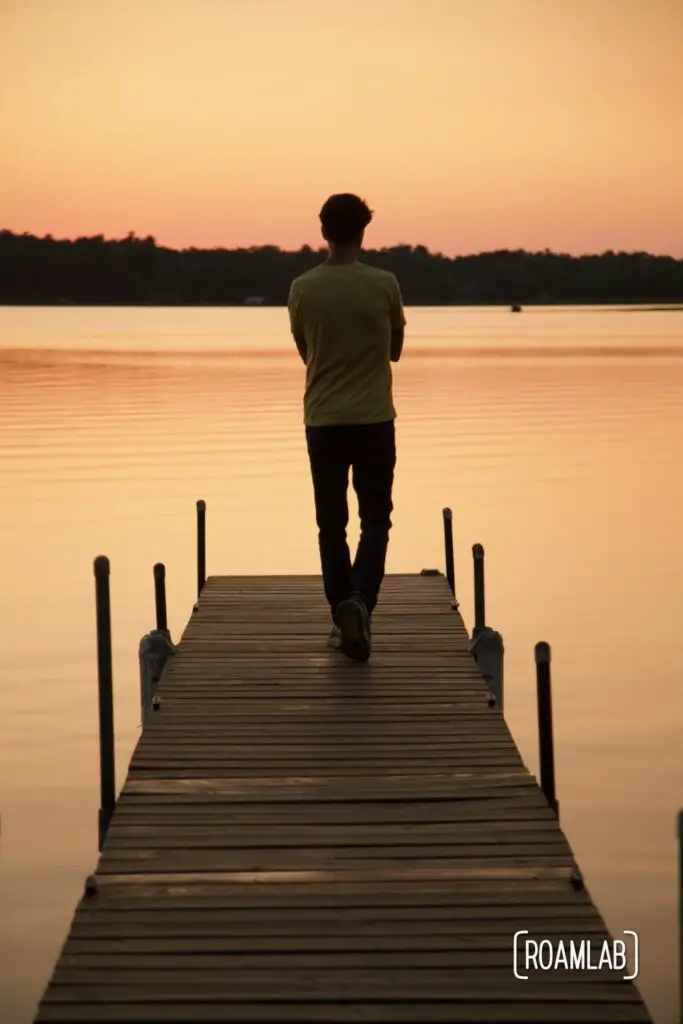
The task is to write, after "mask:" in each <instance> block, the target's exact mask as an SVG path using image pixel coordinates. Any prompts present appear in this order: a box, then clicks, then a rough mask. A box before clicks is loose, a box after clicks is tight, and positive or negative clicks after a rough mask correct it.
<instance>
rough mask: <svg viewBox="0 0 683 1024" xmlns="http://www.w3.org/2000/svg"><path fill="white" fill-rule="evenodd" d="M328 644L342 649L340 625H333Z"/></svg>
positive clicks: (334, 648) (335, 648)
mask: <svg viewBox="0 0 683 1024" xmlns="http://www.w3.org/2000/svg"><path fill="white" fill-rule="evenodd" d="M327 646H328V647H331V648H333V650H335V651H339V650H340V649H341V629H340V628H339V626H332V629H331V630H330V632H329V636H328V637H327Z"/></svg>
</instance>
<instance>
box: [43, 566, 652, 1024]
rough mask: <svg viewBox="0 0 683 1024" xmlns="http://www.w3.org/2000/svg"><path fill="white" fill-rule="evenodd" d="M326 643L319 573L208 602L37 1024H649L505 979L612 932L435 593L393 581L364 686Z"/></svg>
mask: <svg viewBox="0 0 683 1024" xmlns="http://www.w3.org/2000/svg"><path fill="white" fill-rule="evenodd" d="M328 626H329V623H328V621H327V616H326V609H325V606H324V602H323V598H322V592H321V581H320V579H319V577H313V576H300V577H230V578H228V577H211V578H209V579H208V580H207V582H206V585H205V587H204V589H203V591H202V595H201V600H200V601H199V604H198V608H197V609H196V611H195V614H194V615H193V616H192V618H191V620H190V623H189V625H188V627H187V629H186V631H185V633H184V635H183V638H182V641H181V643H180V645H179V647H178V651H177V653H176V655H175V656H174V657H171V658H170V659H169V660H168V662H167V665H166V668H165V671H164V674H163V676H162V679H161V682H160V685H159V689H158V695H159V698H160V707H159V708H158V710H156V711H155V712H154V713H153V714H152V716H151V719H150V720H149V722H148V724H146V726H145V729H144V732H143V734H142V736H141V739H140V741H139V744H138V746H137V749H136V751H135V753H134V756H133V760H132V763H131V766H130V770H129V773H128V777H127V780H126V782H125V785H124V787H123V790H122V792H121V795H120V797H119V800H118V803H117V806H116V811H115V814H114V816H113V819H112V822H111V825H110V827H109V831H108V835H107V839H106V843H105V845H104V849H103V852H102V856H101V858H100V860H99V864H98V866H97V872H96V875H95V882H94V884H93V883H91V884H90V885H89V886H88V891H87V892H86V894H85V895H84V896H83V898H82V900H81V902H80V903H79V905H78V908H77V910H76V913H75V917H74V920H73V924H72V927H71V931H70V933H69V936H68V938H67V941H66V943H65V945H64V948H63V950H62V953H61V956H60V958H59V961H58V963H57V965H56V968H55V970H54V974H53V976H52V979H51V981H50V983H49V985H48V987H47V990H46V992H45V995H44V997H43V1000H42V1002H41V1004H40V1007H39V1009H38V1012H37V1016H36V1017H35V1021H36V1022H39V1024H56V1022H60V1024H76V1022H85V1021H87V1022H89V1024H100V1022H110V1024H114V1022H121V1024H123V1022H127V1024H131V1022H139V1024H143V1022H158V1024H162V1022H163V1024H171V1022H185V1024H194V1022H197V1024H199V1022H209V1021H213V1022H219V1021H244V1022H256V1021H259V1022H263V1024H265V1022H284V1021H289V1022H300V1024H303V1022H313V1021H319V1022H326V1024H330V1022H351V1021H366V1022H368V1021H371V1022H383V1024H389V1022H392V1024H399V1022H418V1021H421V1022H434V1021H441V1022H450V1024H456V1022H466V1021H467V1022H473V1024H474V1022H476V1024H486V1022H490V1024H494V1022H495V1024H503V1022H513V1021H515V1022H525V1024H534V1022H537V1024H541V1022H543V1024H552V1022H564V1024H579V1022H581V1024H586V1022H594V1024H600V1022H608V1021H612V1022H617V1021H618V1022H632V1024H635V1022H649V1021H650V1020H651V1018H650V1016H649V1014H648V1012H647V1010H646V1008H645V1006H644V1004H643V1002H642V1000H641V998H640V996H639V993H638V991H637V989H636V987H635V986H634V985H633V983H631V982H627V981H624V980H622V978H621V975H623V971H621V972H613V973H610V972H609V971H607V970H600V971H596V970H584V971H579V970H574V971H565V970H562V969H559V970H557V971H553V972H544V973H542V974H540V976H539V973H538V972H534V973H532V975H531V976H530V977H529V980H526V981H524V980H518V979H516V978H515V976H514V973H513V936H514V933H515V932H516V931H518V930H522V929H526V930H528V932H529V934H530V935H531V936H532V937H535V938H538V939H541V938H550V939H551V940H552V941H553V942H559V940H563V941H564V942H565V943H569V941H570V940H571V939H574V940H576V941H579V940H582V939H586V940H589V941H591V942H592V943H593V945H594V948H595V949H599V948H600V947H601V946H602V943H603V941H604V940H608V939H609V938H610V936H609V935H608V932H607V929H606V926H605V924H604V922H603V920H602V918H601V917H600V915H599V913H598V911H597V909H596V908H595V907H594V906H593V904H592V902H591V899H590V897H589V894H588V892H587V890H586V889H585V888H583V887H582V886H581V884H580V882H579V881H577V880H576V867H577V866H576V864H575V861H574V857H573V855H572V851H571V849H570V847H569V845H568V843H567V840H566V838H565V836H564V835H563V833H562V831H561V829H560V827H559V825H558V822H557V819H556V817H555V815H554V814H553V812H552V811H551V810H550V808H549V807H548V804H547V801H546V799H545V797H544V795H543V793H542V792H541V790H540V788H539V786H538V784H537V782H536V780H535V779H534V777H533V776H531V775H530V774H529V772H528V771H527V769H526V768H525V767H524V764H523V763H522V760H521V758H520V755H519V753H518V751H517V749H516V747H515V744H514V742H513V740H512V737H511V735H510V733H509V731H508V728H507V726H506V724H505V721H504V718H503V716H502V715H501V713H500V711H499V710H498V708H497V707H491V706H490V701H489V699H488V693H487V687H486V684H485V682H484V680H483V677H482V675H481V673H480V671H479V668H478V667H477V664H476V663H475V661H474V659H473V658H472V656H471V654H470V653H469V643H470V639H469V636H468V634H467V631H466V628H465V626H464V623H463V621H462V618H461V617H460V614H459V612H458V611H457V610H454V609H453V607H452V603H451V594H450V590H449V588H448V585H447V582H446V579H445V578H444V577H443V576H442V575H436V576H435V575H410V576H409V575H397V576H388V577H387V579H386V581H385V584H384V588H383V591H382V598H381V602H380V605H379V608H378V609H377V612H376V614H375V617H374V622H373V639H374V650H373V655H372V659H371V661H370V662H369V663H367V664H364V665H363V664H361V665H359V664H355V663H352V662H349V661H347V660H346V659H345V658H344V657H343V655H341V654H340V653H339V652H336V651H332V650H329V649H328V648H327V647H326V644H325V637H326V632H327V629H328Z"/></svg>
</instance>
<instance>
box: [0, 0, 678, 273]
mask: <svg viewBox="0 0 683 1024" xmlns="http://www.w3.org/2000/svg"><path fill="white" fill-rule="evenodd" d="M0 109H1V110H2V121H1V124H2V145H1V148H0V227H6V228H10V229H12V230H15V231H31V232H35V233H38V234H43V233H45V232H51V233H52V234H54V235H56V236H75V235H78V234H97V233H104V234H106V235H108V236H121V235H124V234H125V233H127V232H128V231H129V230H134V231H135V232H136V233H138V234H148V233H149V234H153V235H155V236H156V237H157V239H158V240H159V241H160V242H162V243H165V244H169V245H173V246H189V245H196V246H213V245H225V246H228V247H233V246H238V245H259V244H265V243H269V242H270V243H274V244H278V245H281V246H283V247H286V248H291V247H298V246H299V245H301V244H303V243H309V244H313V245H318V244H319V235H318V222H317V212H318V209H319V207H320V205H321V203H322V201H323V200H324V199H325V198H326V196H327V195H328V194H329V193H330V192H333V191H341V190H343V191H347V190H349V191H357V192H359V193H360V194H361V195H363V196H364V197H365V198H366V199H367V200H368V202H369V203H370V205H371V206H372V207H373V209H374V210H375V221H374V222H373V225H372V228H371V230H370V232H369V233H368V238H367V241H368V244H370V245H376V246H380V245H392V244H395V243H398V242H407V243H411V244H417V243H422V244H425V245H427V246H429V247H430V248H433V249H439V250H441V251H443V252H445V253H448V254H454V253H466V252H473V251H480V250H485V249H491V248H501V247H505V248H517V247H524V248H536V249H542V248H545V247H548V248H551V249H555V250H563V251H568V252H586V251H599V252H600V251H603V250H605V249H609V248H612V249H615V250H617V249H627V250H632V249H647V250H649V251H651V252H660V253H663V252H666V253H670V254H672V255H677V256H683V0H0Z"/></svg>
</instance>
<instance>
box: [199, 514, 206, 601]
mask: <svg viewBox="0 0 683 1024" xmlns="http://www.w3.org/2000/svg"><path fill="white" fill-rule="evenodd" d="M205 583H206V502H205V501H201V500H200V501H198V502H197V601H199V598H200V597H201V594H202V590H203V589H204V584H205Z"/></svg>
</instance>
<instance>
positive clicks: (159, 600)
mask: <svg viewBox="0 0 683 1024" xmlns="http://www.w3.org/2000/svg"><path fill="white" fill-rule="evenodd" d="M153 571H154V605H155V609H156V617H157V629H159V630H161V631H162V632H164V633H165V632H167V630H168V615H167V612H166V566H165V565H163V563H162V562H157V564H156V565H155V566H154V570H153Z"/></svg>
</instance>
